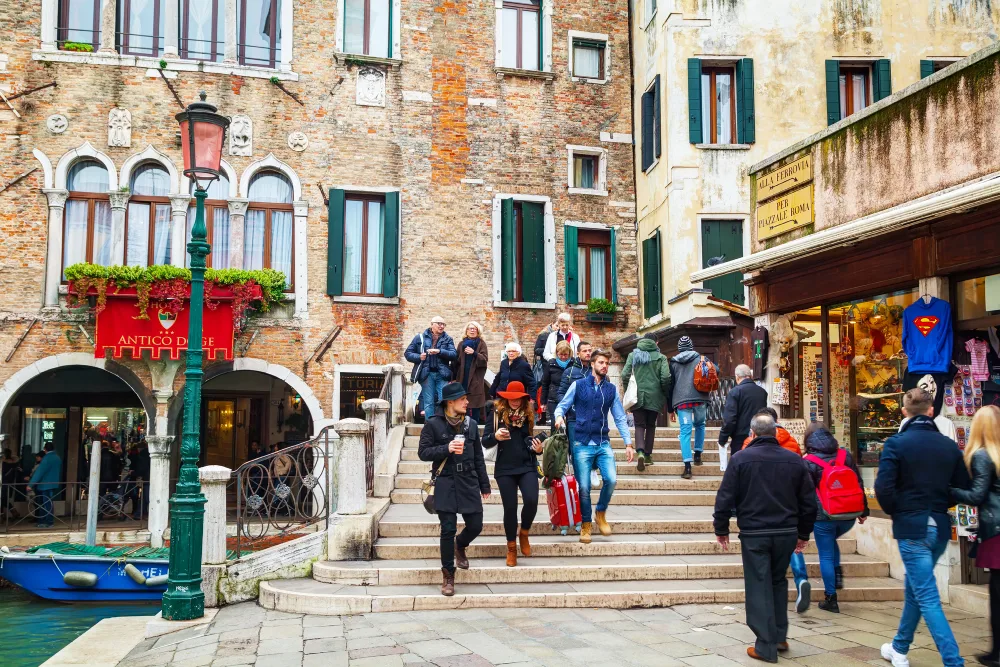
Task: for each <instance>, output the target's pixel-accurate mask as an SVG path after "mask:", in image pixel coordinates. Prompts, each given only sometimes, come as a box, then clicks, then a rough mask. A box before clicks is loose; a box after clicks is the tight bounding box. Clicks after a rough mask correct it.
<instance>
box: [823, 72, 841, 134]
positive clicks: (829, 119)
mask: <svg viewBox="0 0 1000 667" xmlns="http://www.w3.org/2000/svg"><path fill="white" fill-rule="evenodd" d="M839 121H840V63H839V62H838V61H836V60H827V61H826V124H827V125H833V124H834V123H836V122H839Z"/></svg>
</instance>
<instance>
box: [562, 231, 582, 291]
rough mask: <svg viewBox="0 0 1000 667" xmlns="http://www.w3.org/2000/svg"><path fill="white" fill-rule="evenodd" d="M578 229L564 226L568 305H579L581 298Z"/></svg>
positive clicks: (564, 259) (564, 260)
mask: <svg viewBox="0 0 1000 667" xmlns="http://www.w3.org/2000/svg"><path fill="white" fill-rule="evenodd" d="M576 231H577V230H576V227H574V226H573V225H563V264H564V265H565V266H566V303H567V304H571V303H577V302H578V297H579V289H580V284H579V282H578V281H579V271H580V268H579V266H578V262H577V245H576V238H577V234H576Z"/></svg>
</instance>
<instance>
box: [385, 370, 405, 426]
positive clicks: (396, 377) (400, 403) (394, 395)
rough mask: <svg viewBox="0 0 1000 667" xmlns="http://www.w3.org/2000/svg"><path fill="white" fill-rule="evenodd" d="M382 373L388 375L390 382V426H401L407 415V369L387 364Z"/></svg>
mask: <svg viewBox="0 0 1000 667" xmlns="http://www.w3.org/2000/svg"><path fill="white" fill-rule="evenodd" d="M382 373H385V374H388V376H389V377H388V378H387V379H388V381H389V383H390V384H389V399H390V401H391V403H392V404H391V405H390V406H389V410H390V413H389V414H390V415H391V419H392V423H391V424H390V426H395V425H396V424H401V423H402V422H403V421H404V415H405V414H406V369H405V368H404V367H403V364H386V365H385V366H383V367H382Z"/></svg>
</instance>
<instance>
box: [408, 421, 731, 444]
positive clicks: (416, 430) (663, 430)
mask: <svg viewBox="0 0 1000 667" xmlns="http://www.w3.org/2000/svg"><path fill="white" fill-rule="evenodd" d="M422 428H423V425H422V424H407V425H406V435H408V436H410V435H420V429H422ZM479 430H480V431H482V430H483V426H482V424H480V426H479ZM550 430H551V428H550V427H549V426H537V425H536V426H535V432H536V433H548V432H549V431H550ZM611 430H612V431H614V425H612V426H611ZM720 430H721V429H720V428H719V427H718V426H706V427H705V438H706V440H707V439H708V438H711V437H713V436H714V437H715V438H716V439H718V437H719V431H720ZM629 433H631V434H632V435H633V436H634V435H635V429H634V428H630V429H629ZM679 436H680V429H679V428H678V427H676V426H657V427H656V437H657V438H676V437H679Z"/></svg>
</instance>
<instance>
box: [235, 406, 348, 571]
mask: <svg viewBox="0 0 1000 667" xmlns="http://www.w3.org/2000/svg"><path fill="white" fill-rule="evenodd" d="M332 430H333V429H332V427H329V426H328V427H326V428H324V429H323V430H322V431H320V432H319V434H318V435H316V436H315V437H313V438H312V439H311V440H308V441H306V442H303V443H300V444H298V445H292V446H291V447H285V448H284V449H279V450H278V451H276V452H272V453H270V454H266V455H265V456H261V457H258V458H256V459H251V460H250V461H247V462H246V463H244V464H243V465H241V466H240V467H239V468H237V469H236V470H234V471H233V477H234V478H235V480H236V551H237V553H242V552H244V551H254V550H257V549H261V548H266V547H268V546H271V544H273V543H274V541H275V540H279V541H280V539H281V538H284V537H285V536H286V535H289V534H291V533H295V532H298V531H299V530H301V529H302V528H305V527H306V526H309V525H311V524H314V523H317V522H320V521H322V522H324V524H325V525H326V526H327V527H329V524H330V502H329V499H330V498H331V497H334V498H335V497H336V489H334V488H333V485H334V475H333V471H332V470H331V466H330V465H329V463H328V462H329V461H332V456H333V452H332V450H331V448H332V447H333V446H334V443H336V438H333V437H330V436H331V431H332Z"/></svg>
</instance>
